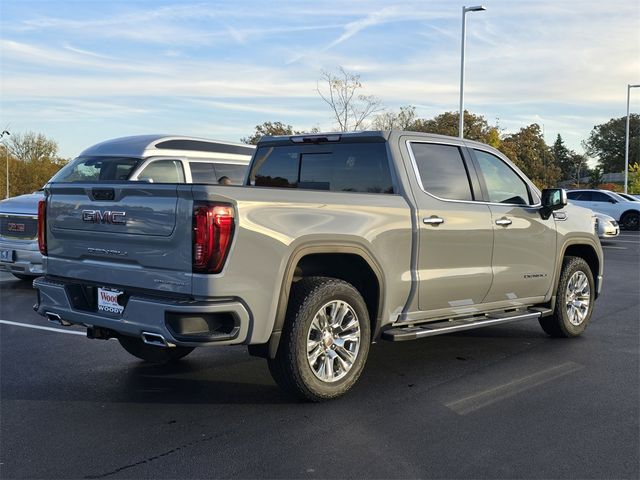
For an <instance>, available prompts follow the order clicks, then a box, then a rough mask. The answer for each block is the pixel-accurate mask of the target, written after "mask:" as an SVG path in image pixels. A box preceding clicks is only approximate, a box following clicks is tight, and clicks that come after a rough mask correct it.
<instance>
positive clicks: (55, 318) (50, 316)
mask: <svg viewBox="0 0 640 480" xmlns="http://www.w3.org/2000/svg"><path fill="white" fill-rule="evenodd" d="M44 315H45V317H47V320H49V321H50V322H51V323H55V324H56V325H60V326H61V327H69V326H71V322H67V321H66V320H64V319H63V318H62V317H61V316H60V315H58V314H57V313H53V312H45V314H44Z"/></svg>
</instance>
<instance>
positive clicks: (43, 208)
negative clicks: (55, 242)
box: [38, 200, 47, 255]
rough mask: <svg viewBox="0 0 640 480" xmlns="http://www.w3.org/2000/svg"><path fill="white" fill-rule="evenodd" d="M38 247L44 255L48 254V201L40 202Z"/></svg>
mask: <svg viewBox="0 0 640 480" xmlns="http://www.w3.org/2000/svg"><path fill="white" fill-rule="evenodd" d="M38 248H39V249H40V253H41V254H42V255H46V254H47V201H46V200H40V201H39V202H38Z"/></svg>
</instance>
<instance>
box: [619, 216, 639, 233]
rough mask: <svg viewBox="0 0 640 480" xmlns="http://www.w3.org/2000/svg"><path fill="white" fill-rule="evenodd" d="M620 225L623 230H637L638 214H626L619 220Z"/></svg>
mask: <svg viewBox="0 0 640 480" xmlns="http://www.w3.org/2000/svg"><path fill="white" fill-rule="evenodd" d="M620 223H622V226H623V227H624V228H625V230H638V228H639V226H640V213H639V212H627V213H625V214H624V215H623V216H622V218H621V219H620Z"/></svg>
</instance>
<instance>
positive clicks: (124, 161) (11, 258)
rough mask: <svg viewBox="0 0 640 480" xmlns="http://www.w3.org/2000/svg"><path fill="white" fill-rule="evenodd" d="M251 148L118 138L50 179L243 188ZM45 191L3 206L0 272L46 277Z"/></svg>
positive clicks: (180, 140)
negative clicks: (41, 234)
mask: <svg viewBox="0 0 640 480" xmlns="http://www.w3.org/2000/svg"><path fill="white" fill-rule="evenodd" d="M254 150H255V147H254V146H253V145H245V144H236V143H229V142H220V141H214V140H206V139H202V138H194V137H185V136H175V135H172V136H168V135H139V136H133V137H123V138H116V139H113V140H107V141H105V142H102V143H98V144H97V145H94V146H92V147H89V148H87V149H86V150H84V151H83V152H82V153H81V154H80V155H79V156H78V157H77V158H76V159H74V160H72V161H71V162H69V164H67V165H66V166H65V167H63V168H62V169H61V170H60V171H59V172H58V173H57V174H56V175H54V176H53V178H52V179H51V181H56V182H65V183H69V182H106V181H114V180H115V181H117V180H127V181H140V182H148V183H203V184H220V185H240V184H241V183H242V181H243V179H244V175H245V171H246V169H247V165H248V164H249V160H250V159H251V156H252V155H253V152H254ZM42 198H44V197H43V194H42V193H41V192H36V193H32V194H29V195H21V196H19V197H14V198H10V199H7V200H4V201H2V202H0V270H4V271H8V272H10V273H12V274H13V275H14V276H16V277H18V278H19V279H21V280H32V279H33V278H35V277H37V276H40V275H42V273H43V270H42V255H41V254H40V251H39V250H38V238H37V237H38V201H39V200H41V199H42Z"/></svg>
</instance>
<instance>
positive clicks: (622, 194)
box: [618, 193, 640, 202]
mask: <svg viewBox="0 0 640 480" xmlns="http://www.w3.org/2000/svg"><path fill="white" fill-rule="evenodd" d="M618 195H619V196H621V197H622V198H624V199H625V200H629V201H630V202H640V198H638V197H634V196H633V195H629V194H628V193H618Z"/></svg>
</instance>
